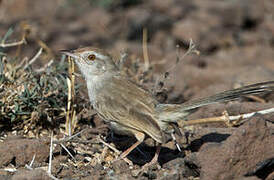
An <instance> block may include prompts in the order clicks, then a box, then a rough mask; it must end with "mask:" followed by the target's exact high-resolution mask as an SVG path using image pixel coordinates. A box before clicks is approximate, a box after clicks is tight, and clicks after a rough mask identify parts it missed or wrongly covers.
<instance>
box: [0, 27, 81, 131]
mask: <svg viewBox="0 0 274 180" xmlns="http://www.w3.org/2000/svg"><path fill="white" fill-rule="evenodd" d="M11 34H12V30H11V29H10V30H9V31H8V32H7V33H6V35H5V36H4V37H3V38H1V39H0V42H1V48H0V128H1V130H14V129H22V128H23V129H24V133H26V132H28V131H29V130H32V131H33V132H36V133H39V132H40V130H42V129H48V128H51V127H58V126H59V125H60V123H62V122H64V120H65V111H66V109H65V108H66V105H67V81H66V77H67V69H68V65H67V63H66V62H65V59H64V57H63V58H62V59H61V61H60V60H58V61H54V60H51V61H50V62H49V63H48V64H46V65H45V66H44V67H42V68H38V69H35V68H34V67H32V63H33V62H34V61H36V59H39V58H46V56H47V53H46V52H43V49H42V48H41V49H40V50H39V51H38V52H37V54H36V55H34V57H33V58H31V59H30V58H27V57H26V58H23V59H21V58H20V57H19V56H13V54H11V53H10V51H8V49H9V48H20V46H28V45H27V44H26V43H25V37H24V36H23V38H22V41H18V42H15V43H9V41H10V40H8V37H9V36H10V35H11ZM41 54H43V56H42V55H41ZM76 93H78V86H76ZM82 102H84V101H82ZM80 106H81V103H78V107H80ZM76 108H77V107H76ZM78 109H79V108H78ZM34 127H35V128H34ZM39 127H40V128H39Z"/></svg>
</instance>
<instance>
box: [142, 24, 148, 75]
mask: <svg viewBox="0 0 274 180" xmlns="http://www.w3.org/2000/svg"><path fill="white" fill-rule="evenodd" d="M143 55H144V61H145V63H144V66H145V67H144V69H145V71H147V70H148V69H149V58H148V49H147V28H144V29H143Z"/></svg>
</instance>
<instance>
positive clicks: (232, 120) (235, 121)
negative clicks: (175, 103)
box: [183, 108, 274, 126]
mask: <svg viewBox="0 0 274 180" xmlns="http://www.w3.org/2000/svg"><path fill="white" fill-rule="evenodd" d="M270 113H274V108H270V109H265V110H261V111H256V112H252V113H246V114H240V115H237V116H229V115H228V113H227V112H226V111H225V112H224V113H223V115H222V116H219V117H211V118H203V119H194V120H189V121H184V122H183V126H190V125H196V124H205V123H216V122H223V123H225V124H227V125H228V126H235V125H239V124H241V123H243V122H245V121H247V119H249V118H251V117H253V116H254V115H257V114H260V115H265V114H270ZM244 119H245V120H244ZM243 120H244V121H243Z"/></svg>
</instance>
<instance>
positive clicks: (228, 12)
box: [0, 0, 274, 97]
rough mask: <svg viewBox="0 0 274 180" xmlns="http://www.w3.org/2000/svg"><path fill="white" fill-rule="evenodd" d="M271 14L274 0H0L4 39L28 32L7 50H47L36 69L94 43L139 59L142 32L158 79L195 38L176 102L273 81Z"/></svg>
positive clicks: (180, 69) (178, 74)
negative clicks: (63, 52)
mask: <svg viewBox="0 0 274 180" xmlns="http://www.w3.org/2000/svg"><path fill="white" fill-rule="evenodd" d="M273 12H274V4H273V1H271V0H264V1H258V0H241V1H235V0H193V1H181V0H165V1H159V0H147V1H144V0H116V1H114V0H57V1H56V0H47V1H44V0H35V1H32V0H1V1H0V36H4V34H5V33H6V32H7V31H8V30H9V28H13V30H14V32H15V33H13V34H12V36H11V37H9V39H11V40H13V41H14V40H16V39H17V40H19V39H20V38H21V35H22V33H25V34H26V40H27V44H28V45H23V46H20V50H18V47H17V48H9V49H6V50H5V51H8V52H14V53H16V55H17V56H18V55H19V56H20V57H24V56H29V57H31V56H34V54H35V53H36V52H37V51H38V50H39V48H40V47H43V48H44V51H45V52H46V53H47V56H45V57H44V58H43V56H41V57H40V58H39V60H40V61H37V62H36V63H35V64H36V65H38V66H41V65H42V64H45V63H47V61H49V59H52V58H53V59H55V60H56V61H58V59H60V54H59V53H58V51H59V50H62V49H75V48H78V47H82V46H90V45H92V46H97V47H100V48H103V49H107V50H108V51H110V52H111V53H113V55H114V57H115V58H117V59H118V58H119V57H120V53H121V52H127V53H129V55H130V57H131V58H135V59H137V58H139V59H140V60H141V61H142V59H143V49H142V42H143V30H144V28H145V29H147V32H148V36H147V43H148V53H149V60H150V61H151V62H152V63H154V64H156V65H155V67H156V68H155V72H159V73H164V71H165V70H166V69H168V68H169V67H170V66H172V65H173V64H174V63H175V61H176V56H178V54H177V53H176V45H179V47H180V48H179V49H180V54H179V57H182V56H183V54H184V52H185V51H186V50H187V49H188V46H189V40H190V39H192V40H193V41H194V44H195V46H196V48H197V49H198V50H199V51H200V55H199V56H197V55H194V54H192V55H190V56H187V57H185V58H184V59H183V62H181V63H179V64H178V65H177V67H176V68H175V69H174V70H172V74H173V75H175V76H174V77H172V76H171V77H172V78H170V81H169V83H171V84H173V85H174V84H176V86H175V87H174V91H173V92H174V93H173V95H174V97H178V96H179V95H180V94H181V93H182V90H186V86H190V87H191V93H189V94H196V92H199V91H200V90H203V89H204V88H207V87H208V86H209V85H213V86H215V85H220V86H222V85H224V86H226V87H225V88H231V87H233V85H234V84H235V83H236V84H237V83H240V84H241V83H243V84H248V83H254V82H258V81H266V80H271V79H273V77H274V59H273V57H274V51H273V48H274V20H273V18H274V17H273ZM178 80H180V81H178ZM227 84H228V85H229V86H228V87H227ZM213 89H216V91H219V90H218V88H217V87H216V88H213ZM221 89H222V88H221ZM210 91H211V90H210ZM185 93H186V94H185V96H186V97H188V96H191V95H189V94H187V93H188V92H187V91H185Z"/></svg>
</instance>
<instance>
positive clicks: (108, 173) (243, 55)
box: [0, 0, 274, 180]
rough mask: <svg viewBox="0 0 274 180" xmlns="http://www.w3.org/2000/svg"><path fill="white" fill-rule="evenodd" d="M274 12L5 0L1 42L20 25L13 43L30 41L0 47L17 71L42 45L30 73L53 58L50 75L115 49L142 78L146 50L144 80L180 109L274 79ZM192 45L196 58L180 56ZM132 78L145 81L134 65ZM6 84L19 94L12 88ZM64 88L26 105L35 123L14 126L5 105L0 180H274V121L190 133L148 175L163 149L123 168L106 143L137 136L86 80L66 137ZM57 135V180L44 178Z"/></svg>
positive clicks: (24, 120)
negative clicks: (83, 55) (94, 50)
mask: <svg viewBox="0 0 274 180" xmlns="http://www.w3.org/2000/svg"><path fill="white" fill-rule="evenodd" d="M273 12H274V3H273V1H272V0H264V1H258V0H242V1H221V0H193V1H180V0H165V1H159V0H148V1H144V0H132V1H130V0H117V1H113V0H101V1H99V0H94V1H92V0H82V1H77V0H59V1H55V0H47V1H44V0H35V1H32V0H0V38H3V37H4V35H5V34H6V33H7V32H8V30H9V29H10V28H13V31H14V32H13V33H12V34H11V35H10V36H9V37H8V40H7V42H13V41H18V40H20V38H21V37H22V34H24V36H25V37H26V41H27V44H23V45H20V47H18V46H15V47H7V48H3V47H2V48H0V57H1V62H2V63H1V64H4V58H3V57H4V56H9V58H10V59H17V60H19V61H11V62H6V64H12V66H16V65H18V64H20V60H22V59H24V57H29V58H30V59H31V57H33V56H34V55H35V54H36V53H37V52H38V50H39V48H41V47H42V48H43V52H42V54H41V56H40V57H39V58H38V60H37V61H36V62H34V63H33V64H32V65H31V67H32V68H31V70H34V71H36V70H38V69H39V68H41V67H45V64H47V63H49V62H50V61H51V60H53V61H52V64H51V65H50V67H49V68H53V67H58V65H60V62H61V61H62V60H61V59H62V57H61V55H60V53H59V51H60V50H63V49H75V48H78V47H84V46H96V47H100V48H103V49H106V50H107V51H109V52H110V53H112V54H113V56H114V57H115V59H119V58H120V55H121V54H124V53H125V52H126V53H127V54H128V60H127V61H129V62H128V64H129V65H128V66H130V68H132V67H134V68H135V70H136V67H139V66H140V65H142V64H143V62H144V60H143V59H144V58H143V47H144V45H143V43H144V42H147V44H148V55H149V63H150V66H151V69H150V72H149V73H150V74H151V73H153V75H151V77H146V78H147V79H145V80H143V79H142V78H135V79H136V80H137V81H138V83H141V84H142V85H143V86H144V87H145V88H146V89H148V90H150V91H152V92H154V93H155V95H156V96H157V98H158V100H159V101H161V102H164V103H183V102H185V101H188V100H191V99H195V98H199V97H204V96H208V95H212V94H214V93H217V92H221V91H223V90H228V89H233V88H236V87H240V86H242V85H248V84H252V83H257V82H264V81H270V80H274V13H273ZM145 30H147V38H145V40H144V39H143V38H144V37H145V36H144V32H145ZM190 39H192V40H193V42H194V44H195V47H196V49H197V50H198V51H199V54H197V53H195V52H193V53H191V54H189V55H187V56H185V57H183V55H184V54H185V53H186V52H187V50H188V48H189V43H190ZM0 43H1V42H0ZM1 53H2V54H1ZM3 54H4V55H3ZM178 57H179V58H180V59H181V60H180V62H179V63H178V62H177V59H178ZM182 57H183V58H182ZM1 64H0V65H1ZM66 66H67V65H66ZM8 67H9V66H8V65H7V68H8ZM57 69H58V68H57ZM170 69H171V70H170ZM31 70H30V69H28V70H26V71H24V72H27V71H28V72H29V71H31ZM169 70H170V71H169ZM167 71H168V73H169V76H168V78H167V79H165V81H164V84H163V85H164V87H163V88H161V89H160V90H159V89H158V90H157V88H155V83H156V80H155V79H157V77H162V76H163V74H165V72H167ZM18 72H19V71H18ZM18 72H14V74H16V73H18ZM20 72H22V73H23V71H20ZM36 72H38V71H36ZM47 72H48V71H47ZM131 72H132V73H133V74H132V76H133V77H134V73H135V74H138V73H140V72H139V71H136V72H135V71H134V69H133V70H132V71H131ZM0 73H2V70H1V66H0ZM42 74H43V75H42ZM67 74H68V72H67V68H64V69H61V70H60V68H59V71H58V77H57V74H54V73H53V74H51V73H49V72H48V73H46V72H43V73H40V74H39V73H38V74H36V75H34V77H33V78H36V79H37V78H38V77H39V78H41V77H44V76H45V77H49V78H52V80H49V81H48V82H47V83H48V84H51V82H52V81H55V80H54V79H57V78H59V75H60V76H65V75H67ZM0 75H1V74H0ZM55 75H56V76H55ZM25 77H26V76H24V77H23V76H22V79H23V78H25ZM138 77H139V76H138ZM7 78H9V77H7ZM17 78H18V77H17ZM20 78H21V77H20ZM39 78H38V79H39ZM24 81H25V80H22V81H21V85H22V84H24ZM9 82H11V83H7V84H9V86H10V87H11V86H12V85H13V84H12V83H13V82H12V81H9ZM25 82H27V81H25ZM58 82H59V83H60V84H54V83H53V84H51V86H50V87H49V89H50V88H52V89H55V88H56V89H58V91H54V90H52V92H53V93H49V92H48V91H49V90H48V89H46V88H47V86H45V89H44V90H45V92H47V93H41V94H43V96H44V97H42V95H41V97H40V100H39V101H38V100H29V99H30V98H32V96H31V97H29V98H28V99H27V100H26V101H24V103H25V104H29V103H33V104H34V105H33V106H35V107H34V109H36V110H35V112H34V111H32V110H31V111H30V115H24V114H20V118H17V116H16V114H15V116H11V115H10V114H8V113H7V114H5V113H3V112H4V110H3V109H6V105H7V104H4V102H2V103H1V102H0V109H2V110H1V111H0V129H1V132H0V137H1V140H0V179H28V180H31V179H51V178H53V177H55V178H58V179H192V180H194V179H195V180H198V179H202V180H204V179H208V180H214V179H216V180H226V179H227V180H229V179H244V180H245V179H252V180H256V179H266V180H272V179H274V145H273V142H274V115H273V114H272V115H271V114H270V115H257V116H254V117H252V118H250V119H248V121H245V122H244V123H242V124H241V125H238V126H236V127H227V126H226V125H225V124H222V123H219V124H217V123H215V124H205V125H197V126H191V127H185V128H182V127H181V130H182V131H183V133H184V136H183V137H182V138H179V139H177V141H178V143H179V144H180V145H181V148H182V151H181V152H180V151H178V149H177V148H176V145H175V142H169V143H167V144H164V145H163V148H162V150H161V152H160V157H159V161H158V165H155V166H152V167H150V168H149V169H147V170H145V171H140V170H141V167H142V165H144V164H145V163H146V162H149V161H150V160H151V159H152V157H153V155H154V153H155V150H156V147H155V142H153V141H152V139H150V138H148V139H147V140H146V141H145V143H143V144H141V145H140V146H139V147H138V149H136V150H134V151H133V152H132V153H130V155H129V156H128V158H129V159H130V160H131V161H132V162H133V166H129V165H128V164H127V163H126V162H125V161H123V160H117V159H116V158H117V157H118V153H117V152H115V150H113V149H111V148H109V147H108V146H107V145H106V143H107V144H108V145H111V146H112V147H115V148H116V149H118V150H119V151H123V150H125V149H126V148H127V147H129V146H130V145H131V144H133V143H134V142H135V140H134V138H133V139H132V138H130V137H123V136H118V135H115V134H112V132H111V130H110V129H109V128H108V126H107V125H106V124H105V123H104V121H103V120H102V119H100V118H99V117H98V116H97V115H96V114H95V112H94V111H93V110H92V107H90V104H89V101H88V97H87V93H86V88H85V85H84V83H83V79H82V78H81V77H77V80H76V82H77V84H76V85H81V86H80V88H78V90H77V93H76V105H75V106H76V113H77V118H78V123H77V127H76V128H75V132H74V134H76V133H78V132H80V133H79V134H78V136H76V137H75V138H73V139H69V140H68V139H65V140H64V137H65V130H64V129H65V115H64V113H63V112H64V110H65V109H66V108H67V103H66V101H67V97H66V96H67V94H66V93H64V92H63V91H65V90H66V89H65V90H64V89H60V90H59V87H58V86H59V85H60V86H61V83H62V82H63V81H58ZM64 82H66V81H65V80H64ZM0 83H2V84H0V85H1V86H0V96H1V95H3V92H4V93H5V91H7V89H3V87H4V86H3V85H4V83H3V81H2V80H1V76H0ZM63 84H64V86H65V84H66V83H63ZM26 86H28V85H26ZM26 86H25V88H26ZM60 88H61V87H60ZM155 89H156V90H155ZM58 92H59V93H58ZM61 92H63V94H61ZM15 96H16V94H15V95H13V96H11V97H15ZM49 98H52V99H50V102H49V103H48V104H46V105H45V104H44V103H43V102H44V100H47V101H49ZM0 99H5V97H0ZM33 99H34V98H33ZM53 99H55V100H56V102H55V103H54V102H53ZM36 101H37V102H36ZM16 102H17V101H16ZM10 103H11V104H10V105H9V107H8V108H11V109H12V112H14V108H16V107H17V105H14V104H13V103H15V101H11V102H10ZM42 104H43V105H42ZM52 104H54V107H53V105H52ZM19 105H20V103H19ZM273 106H274V93H268V94H263V95H260V96H255V97H244V98H242V99H240V100H238V101H234V102H228V103H220V104H215V105H209V106H206V107H203V108H200V109H199V110H197V111H196V112H194V113H193V114H191V115H190V116H189V117H188V119H198V118H207V117H214V116H221V115H222V113H223V112H224V111H225V110H226V111H227V112H228V114H229V115H238V114H242V113H248V112H254V111H257V110H262V109H267V108H271V107H273ZM36 107H37V108H36ZM19 109H20V106H19ZM23 109H24V108H23ZM37 109H38V110H37ZM24 110H25V109H24ZM48 112H50V113H51V114H50V115H48V114H47V113H48ZM1 113H2V114H1ZM42 114H43V115H42ZM1 116H2V117H1ZM18 117H19V115H18ZM179 124H180V123H179ZM51 134H53V141H54V143H53V144H54V145H53V147H54V148H53V159H52V167H51V175H52V176H53V177H50V176H49V175H48V174H47V171H48V164H49V159H50V158H49V154H50V140H51ZM65 149H67V150H65ZM68 152H70V153H71V154H69V153H68ZM34 156H35V159H34V161H33V163H32V164H31V162H32V159H33V157H34ZM30 164H31V165H30ZM26 165H27V166H26ZM30 166H31V167H30Z"/></svg>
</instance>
